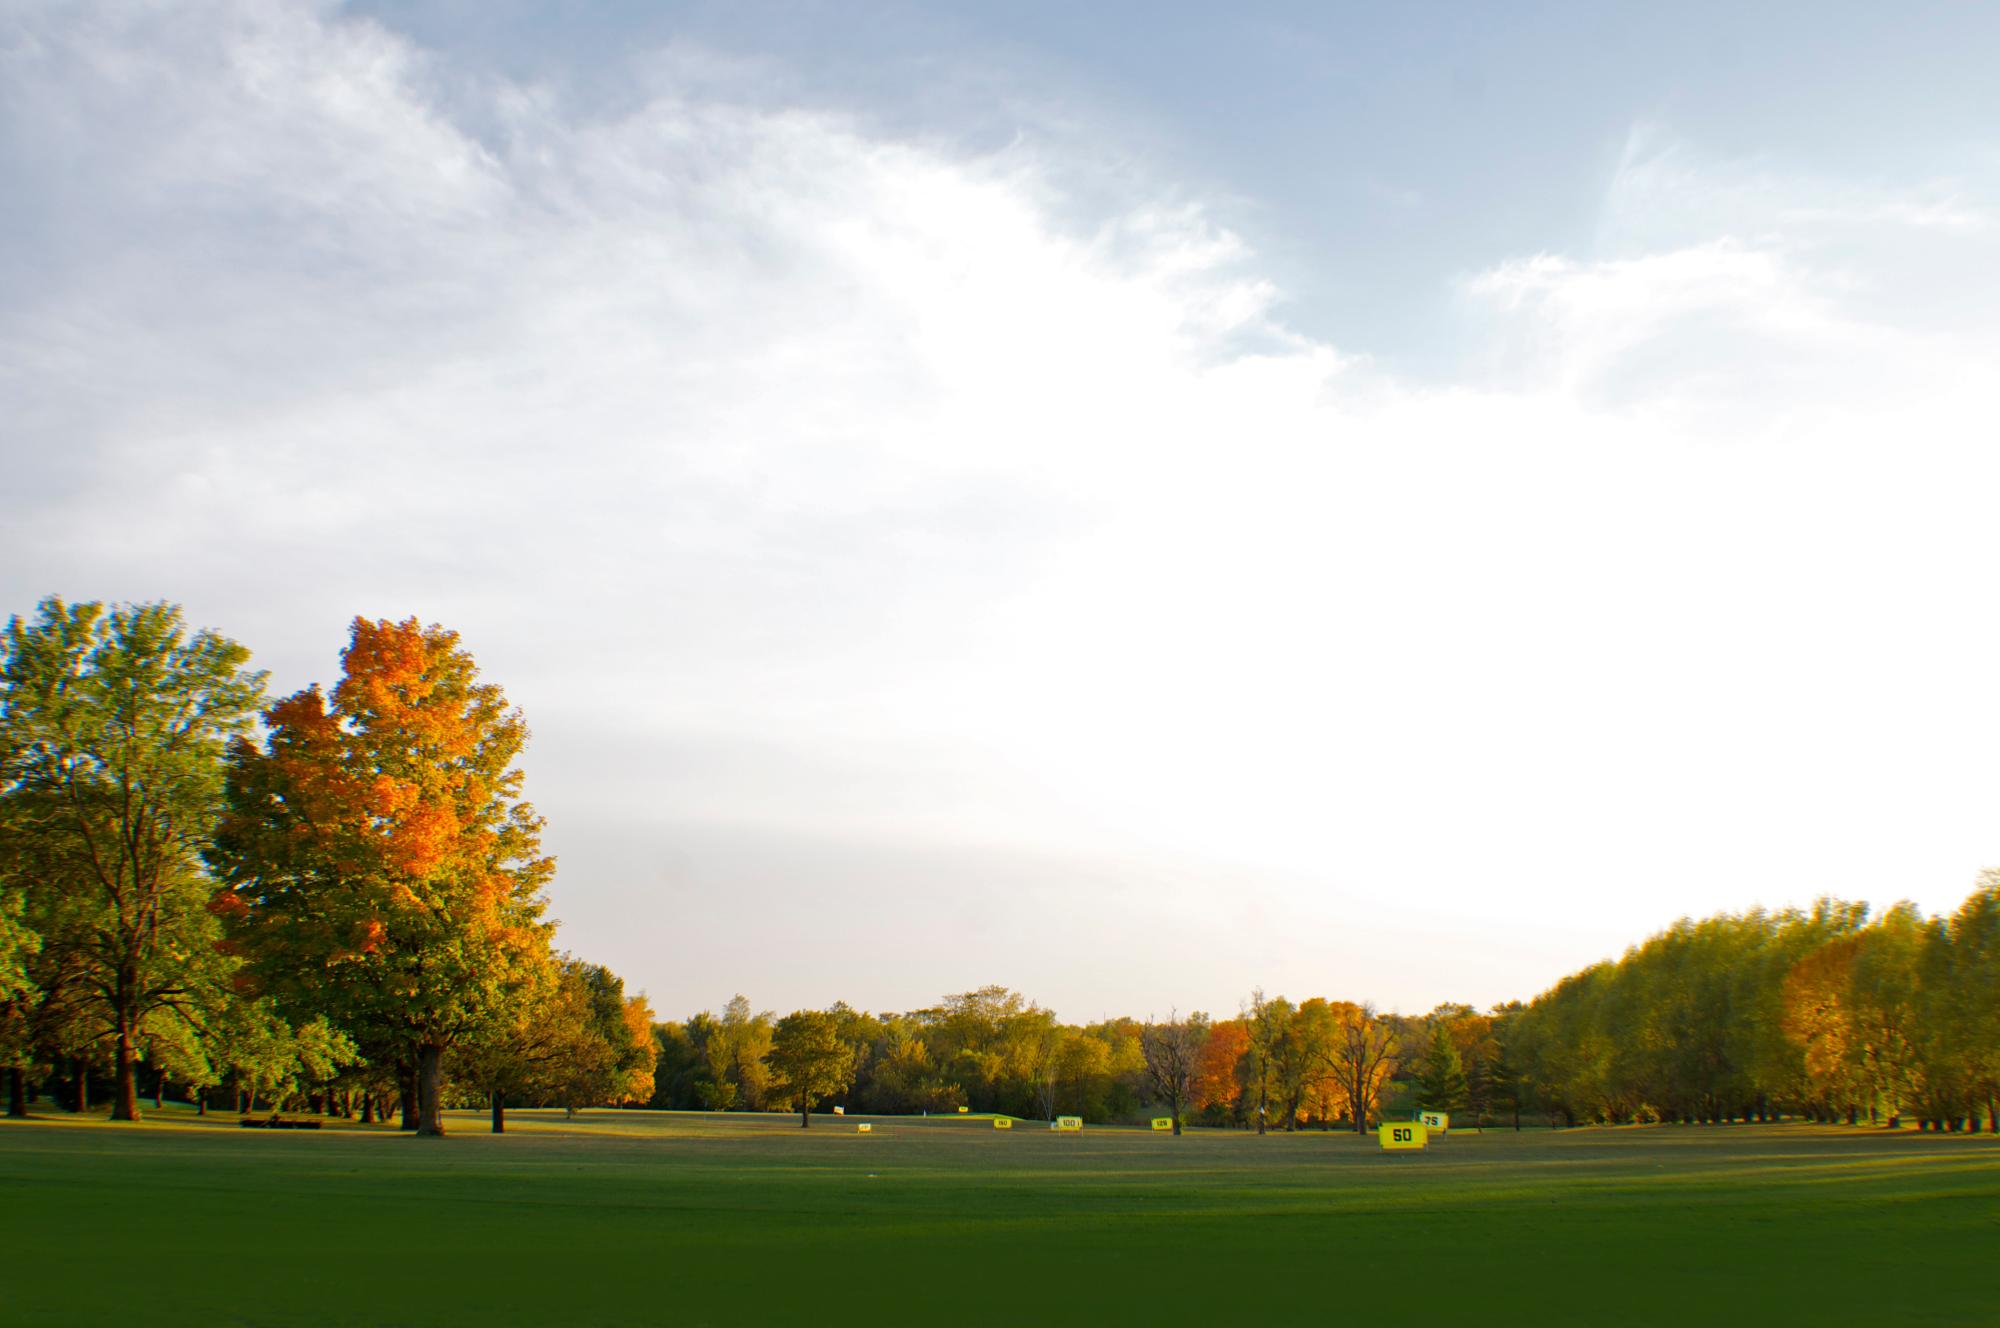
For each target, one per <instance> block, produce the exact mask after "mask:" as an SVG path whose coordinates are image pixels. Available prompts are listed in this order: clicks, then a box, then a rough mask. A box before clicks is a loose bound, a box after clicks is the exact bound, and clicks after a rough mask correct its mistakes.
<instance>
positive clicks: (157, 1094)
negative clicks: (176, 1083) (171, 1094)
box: [153, 1069, 167, 1111]
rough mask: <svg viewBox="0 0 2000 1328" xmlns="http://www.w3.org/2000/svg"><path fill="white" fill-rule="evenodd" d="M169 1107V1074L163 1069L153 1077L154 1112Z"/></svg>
mask: <svg viewBox="0 0 2000 1328" xmlns="http://www.w3.org/2000/svg"><path fill="white" fill-rule="evenodd" d="M166 1105H167V1072H166V1071H165V1070H164V1069H162V1070H160V1071H159V1072H158V1073H157V1074H155V1075H154V1076H153V1110H155V1111H158V1110H159V1109H160V1108H161V1107H164V1106H166Z"/></svg>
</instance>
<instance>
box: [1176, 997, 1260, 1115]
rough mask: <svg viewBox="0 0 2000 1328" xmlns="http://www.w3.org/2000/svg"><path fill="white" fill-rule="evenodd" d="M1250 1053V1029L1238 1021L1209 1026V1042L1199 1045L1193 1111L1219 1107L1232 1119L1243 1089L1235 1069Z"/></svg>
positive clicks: (1190, 1102) (1219, 1022) (1230, 1020)
mask: <svg viewBox="0 0 2000 1328" xmlns="http://www.w3.org/2000/svg"><path fill="white" fill-rule="evenodd" d="M1249 1051H1250V1028H1249V1025H1248V1024H1246V1023H1245V1022H1244V1021H1243V1020H1241V1019H1222V1020H1218V1021H1217V1022H1215V1023H1212V1024H1210V1025H1209V1026H1208V1040H1207V1041H1206V1042H1204V1043H1203V1044H1202V1048H1201V1066H1200V1069H1199V1071H1198V1072H1197V1074H1196V1076H1195V1081H1194V1085H1193V1091H1192V1092H1191V1093H1190V1095H1189V1098H1188V1102H1189V1105H1190V1106H1192V1107H1193V1108H1194V1109H1195V1110H1196V1111H1204V1110H1206V1109H1208V1108H1209V1107H1211V1106H1218V1107H1221V1108H1222V1110H1223V1112H1224V1114H1226V1115H1233V1114H1234V1112H1235V1109H1236V1098H1237V1095H1238V1094H1239V1093H1240V1092H1241V1091H1242V1085H1241V1084H1240V1083H1239V1082H1238V1080H1237V1075H1236V1067H1237V1065H1238V1064H1239V1063H1241V1061H1242V1060H1243V1058H1244V1056H1246V1055H1248V1054H1249Z"/></svg>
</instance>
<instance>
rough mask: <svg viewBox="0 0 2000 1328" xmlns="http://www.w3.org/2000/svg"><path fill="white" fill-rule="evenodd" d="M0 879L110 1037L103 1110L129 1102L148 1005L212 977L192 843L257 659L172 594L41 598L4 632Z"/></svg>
mask: <svg viewBox="0 0 2000 1328" xmlns="http://www.w3.org/2000/svg"><path fill="white" fill-rule="evenodd" d="M0 651H4V654H3V655H0V796H4V797H5V798H6V800H7V801H8V803H9V808H8V819H9V821H10V824H11V826H12V830H11V833H10V839H11V840H13V844H12V846H11V849H10V851H9V853H8V854H7V855H6V859H5V862H4V863H0V872H4V873H5V874H6V876H7V878H8V887H7V893H8V894H10V895H11V894H14V893H15V892H16V891H17V890H19V891H20V892H22V893H25V894H27V895H30V896H34V898H33V899H32V901H31V907H30V908H29V912H30V913H31V914H32V915H33V916H34V917H35V918H36V919H37V926H38V929H39V930H40V932H41V940H42V942H43V946H44V948H45V950H46V951H47V952H48V954H47V958H48V959H49V961H50V962H51V963H52V964H53V965H55V966H56V967H58V968H60V969H62V970H63V971H64V973H65V979H66V987H67V991H66V993H65V995H66V998H67V1004H68V1006H69V1007H70V1008H71V1009H73V1010H75V1011H76V1012H78V1013H79V1014H80V1015H81V1017H82V1018H84V1019H85V1020H86V1021H89V1022H91V1023H94V1024H95V1025H96V1031H95V1033H94V1034H93V1036H102V1037H103V1038H105V1039H106V1040H108V1041H109V1042H110V1043H111V1044H112V1051H113V1065H114V1067H115V1073H114V1083H113V1097H112V1113H111V1114H112V1118H113V1119H114V1120H128V1121H129V1120H137V1119H138V1118H139V1096H138V1087H137V1083H136V1080H135V1076H134V1070H133V1067H134V1063H135V1061H136V1060H137V1057H138V1054H139V1050H140V1046H141V1044H142V1042H143V1041H144V1039H145V1037H146V1034H147V1029H148V1025H149V1022H150V1021H154V1020H159V1019H169V1020H171V1019H191V1018H193V1007H194V1005H195V1004H196V1002H197V998H198V996H199V994H200V987H201V986H202V984H204V983H211V982H214V981H217V980H219V979H220V976H221V967H222V966H221V965H220V964H218V963H217V962H215V961H214V950H213V938H214V929H215V924H214V921H213V919H211V918H210V917H208V915H207V913H206V911H205V910H204V908H203V907H202V905H203V903H204V901H205V900H206V898H207V896H208V893H209V890H210V888H211V887H210V884H209V882H208V880H207V878H206V876H205V875H204V873H203V870H202V863H201V855H202V852H203V851H204V850H205V849H206V848H207V847H208V845H209V832H210V829H211V827H212V826H213V824H214V821H215V816H216V813H217V812H218V811H219V810H220V807H221V804H222V790H223V760H222V757H223V750H224V745H225V744H226V743H227V742H229V741H230V740H231V739H232V738H233V737H237V736H238V735H240V734H241V733H243V732H244V731H245V730H246V729H248V728H249V726H250V724H251V722H252V721H253V719H254V717H255V715H256V712H257V706H258V704H259V702H260V701H261V699H262V697H263V690H264V675H263V674H262V673H253V672H251V671H249V670H248V669H247V668H246V667H245V665H246V664H247V662H248V661H249V658H250V652H249V651H247V650H245V649H244V648H243V647H242V646H240V645H237V644H236V643H235V642H233V641H231V640H228V639H227V638H225V637H222V636H218V635H217V634H215V633H213V632H208V631H202V632H196V633H194V634H193V635H189V633H188V632H187V630H186V628H185V626H184V625H183V623H182V619H181V612H180V610H179V609H178V608H176V607H175V606H173V605H171V604H137V605H125V606H120V607H117V608H112V609H106V608H105V607H104V606H103V605H101V604H78V605H69V604H65V603H64V602H63V601H62V600H60V599H54V598H51V599H47V600H44V601H43V602H42V604H41V605H40V607H39V610H38V612H37V615H36V617H35V619H34V620H33V621H28V620H24V619H22V618H21V617H19V616H16V617H14V618H12V619H10V620H9V621H8V624H7V629H6V634H5V640H4V646H0Z"/></svg>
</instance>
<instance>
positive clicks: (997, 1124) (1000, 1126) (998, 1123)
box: [993, 1116, 1014, 1130]
mask: <svg viewBox="0 0 2000 1328" xmlns="http://www.w3.org/2000/svg"><path fill="white" fill-rule="evenodd" d="M993 1128H994V1129H996V1130H1011V1129H1013V1128H1014V1122H1013V1121H1010V1120H1008V1119H1007V1118H1006V1117H1005V1116H995V1117H994V1118H993Z"/></svg>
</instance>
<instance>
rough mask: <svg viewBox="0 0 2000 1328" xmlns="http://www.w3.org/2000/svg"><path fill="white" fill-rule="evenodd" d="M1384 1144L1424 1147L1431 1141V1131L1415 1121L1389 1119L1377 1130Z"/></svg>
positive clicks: (1394, 1146) (1395, 1147) (1395, 1146)
mask: <svg viewBox="0 0 2000 1328" xmlns="http://www.w3.org/2000/svg"><path fill="white" fill-rule="evenodd" d="M1376 1136H1377V1137H1378V1138H1380V1139H1381V1141H1382V1146H1383V1147H1384V1148H1389V1149H1397V1148H1423V1147H1426V1146H1428V1145H1429V1143H1430V1141H1431V1140H1430V1131H1429V1130H1426V1129H1425V1128H1424V1127H1423V1126H1421V1125H1419V1124H1417V1122H1415V1121H1389V1122H1387V1123H1385V1124H1384V1125H1383V1126H1382V1128H1381V1129H1380V1130H1378V1131H1376Z"/></svg>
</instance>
